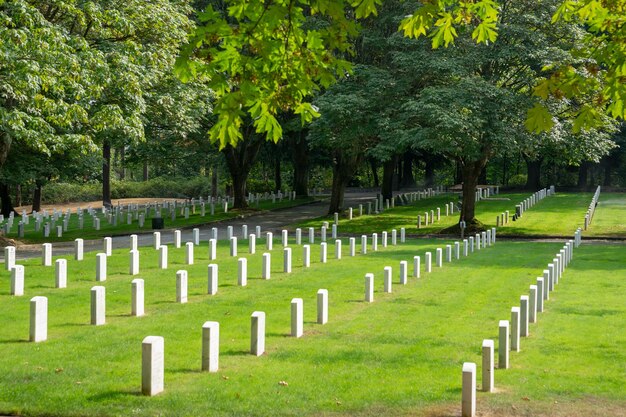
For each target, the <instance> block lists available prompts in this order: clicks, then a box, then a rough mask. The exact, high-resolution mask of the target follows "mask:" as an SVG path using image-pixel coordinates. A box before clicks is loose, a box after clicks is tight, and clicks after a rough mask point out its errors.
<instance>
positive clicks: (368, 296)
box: [365, 274, 374, 303]
mask: <svg viewBox="0 0 626 417" xmlns="http://www.w3.org/2000/svg"><path fill="white" fill-rule="evenodd" d="M373 301H374V274H365V302H367V303H371V302H373Z"/></svg>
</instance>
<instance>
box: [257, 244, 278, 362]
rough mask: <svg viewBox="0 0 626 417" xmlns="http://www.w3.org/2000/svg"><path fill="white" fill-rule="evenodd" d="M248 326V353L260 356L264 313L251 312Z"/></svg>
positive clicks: (263, 348) (263, 338)
mask: <svg viewBox="0 0 626 417" xmlns="http://www.w3.org/2000/svg"><path fill="white" fill-rule="evenodd" d="M286 249H287V248H286ZM250 327H251V329H250V330H251V331H250V353H251V354H253V355H255V356H261V355H262V354H263V353H265V313H264V312H262V311H255V312H254V313H252V316H251V326H250Z"/></svg>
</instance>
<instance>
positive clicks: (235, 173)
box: [222, 137, 262, 209]
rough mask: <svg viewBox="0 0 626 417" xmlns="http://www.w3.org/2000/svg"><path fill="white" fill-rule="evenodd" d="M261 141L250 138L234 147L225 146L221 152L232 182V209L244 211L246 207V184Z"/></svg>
mask: <svg viewBox="0 0 626 417" xmlns="http://www.w3.org/2000/svg"><path fill="white" fill-rule="evenodd" d="M261 144H262V141H261V139H259V138H256V137H255V138H250V139H244V140H242V141H240V142H239V143H238V144H237V146H236V147H233V146H232V145H227V146H226V147H225V148H224V149H223V150H222V152H224V156H225V157H226V166H227V167H228V172H229V173H230V176H231V178H232V180H233V197H235V202H234V204H233V208H236V209H244V208H247V207H248V201H247V200H246V182H247V181H248V175H249V174H250V170H251V169H252V165H253V164H254V162H255V161H256V157H257V155H258V154H259V150H260V149H261Z"/></svg>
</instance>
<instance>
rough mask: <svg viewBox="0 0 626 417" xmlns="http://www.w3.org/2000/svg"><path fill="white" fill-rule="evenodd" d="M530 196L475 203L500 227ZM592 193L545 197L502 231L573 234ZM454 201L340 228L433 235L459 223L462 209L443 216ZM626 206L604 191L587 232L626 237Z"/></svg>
mask: <svg viewBox="0 0 626 417" xmlns="http://www.w3.org/2000/svg"><path fill="white" fill-rule="evenodd" d="M529 196H530V193H515V194H504V193H503V194H500V195H498V196H497V198H496V199H490V200H481V201H479V202H478V203H477V204H476V217H477V218H478V220H480V221H481V222H482V223H483V224H485V226H487V227H495V226H496V217H497V216H498V215H499V214H501V213H503V212H505V211H506V210H509V212H510V215H511V216H512V215H513V214H514V213H515V206H516V205H517V204H519V203H520V202H521V201H523V200H524V199H526V198H527V197H529ZM592 197H593V194H592V193H557V194H556V195H554V196H551V197H546V198H544V199H543V200H541V201H540V202H539V203H537V204H536V205H535V206H534V207H532V208H530V209H529V210H527V211H526V212H525V213H524V215H523V216H522V217H521V218H519V219H518V220H516V221H512V220H511V221H509V223H508V224H507V225H505V226H503V227H500V228H498V234H499V235H500V236H520V237H570V236H572V235H573V233H574V230H575V229H576V227H582V226H583V224H584V218H585V213H586V211H587V208H588V207H589V203H590V202H591V198H592ZM451 201H456V196H455V195H452V194H449V195H443V196H437V197H433V198H428V199H424V200H420V201H417V202H415V203H413V204H412V205H410V206H403V207H396V208H393V209H390V210H386V211H384V212H383V213H381V214H379V215H371V216H367V215H364V216H362V217H355V218H353V220H347V219H346V218H342V219H341V220H340V226H339V231H340V232H341V233H361V232H367V233H372V232H375V231H377V230H382V229H392V228H396V229H400V228H401V227H405V228H406V230H407V233H410V234H417V235H433V234H437V233H439V232H440V231H441V230H443V229H445V228H447V227H450V226H453V225H454V224H456V223H458V221H459V218H458V214H457V213H455V214H454V215H451V216H445V204H446V203H449V202H451ZM437 207H439V208H441V213H442V215H441V220H440V221H439V222H436V223H435V224H429V225H428V226H423V227H422V228H421V229H417V226H416V224H417V220H416V219H417V216H418V215H422V216H423V217H424V212H425V211H428V212H429V213H430V211H431V210H435V212H436V209H437ZM624 207H626V194H625V193H604V194H601V195H600V203H599V205H598V208H597V211H596V216H595V218H594V220H593V223H592V225H591V227H590V229H589V230H588V232H587V233H586V234H585V236H589V237H613V238H614V237H626V218H625V217H624V216H623V215H621V214H620V213H623V211H624ZM328 220H332V219H331V217H324V218H318V219H312V220H309V221H307V222H303V223H300V224H298V225H296V226H294V227H319V226H320V225H321V223H322V221H328Z"/></svg>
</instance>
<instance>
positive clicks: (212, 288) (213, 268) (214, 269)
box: [207, 264, 218, 295]
mask: <svg viewBox="0 0 626 417" xmlns="http://www.w3.org/2000/svg"><path fill="white" fill-rule="evenodd" d="M217 283H218V266H217V264H209V267H208V281H207V293H208V294H210V295H215V294H217Z"/></svg>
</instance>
